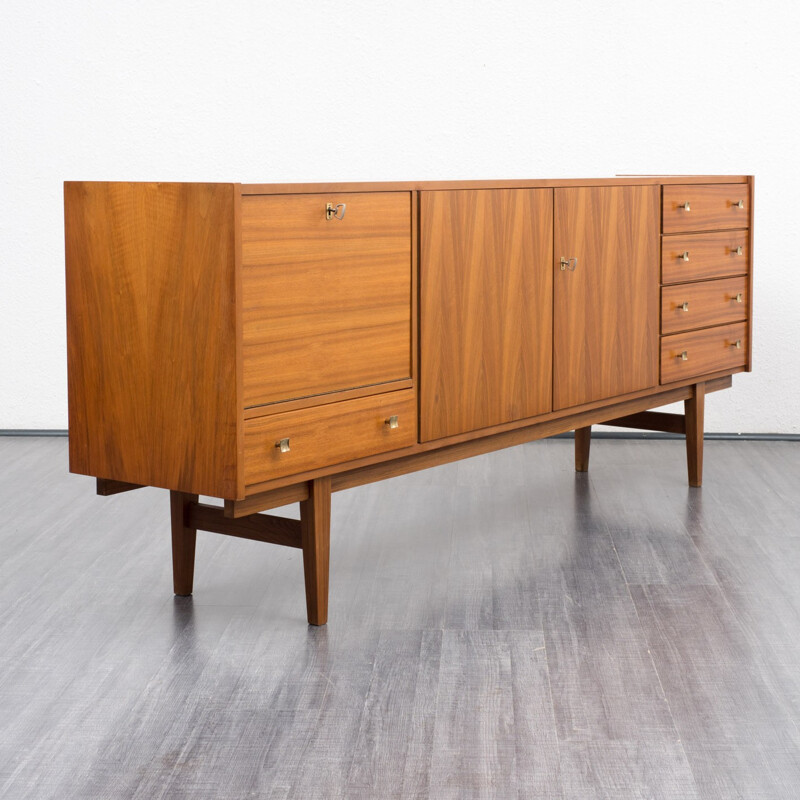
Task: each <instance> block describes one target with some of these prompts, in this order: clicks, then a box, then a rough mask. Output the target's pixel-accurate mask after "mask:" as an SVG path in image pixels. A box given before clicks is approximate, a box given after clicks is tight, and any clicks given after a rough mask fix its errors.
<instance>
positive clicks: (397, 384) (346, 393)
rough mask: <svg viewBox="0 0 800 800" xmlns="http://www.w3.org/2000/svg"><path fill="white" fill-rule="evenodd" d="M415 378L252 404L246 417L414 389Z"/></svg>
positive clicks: (246, 410)
mask: <svg viewBox="0 0 800 800" xmlns="http://www.w3.org/2000/svg"><path fill="white" fill-rule="evenodd" d="M413 388H414V379H413V378H405V379H404V380H402V381H389V382H388V383H377V384H372V385H370V386H359V387H358V388H357V389H343V390H342V391H341V392H329V393H328V394H315V395H311V396H310V397H298V398H297V399H296V400H282V401H281V402H279V403H268V404H267V405H265V406H252V407H251V408H246V409H245V410H244V418H245V419H255V418H256V417H264V416H268V415H269V414H283V413H284V412H286V411H297V410H298V409H300V408H311V407H312V406H313V407H314V408H318V407H319V406H326V405H328V403H341V402H342V400H355V399H356V398H357V397H374V396H375V395H378V394H386V393H387V392H398V391H400V390H401V389H413Z"/></svg>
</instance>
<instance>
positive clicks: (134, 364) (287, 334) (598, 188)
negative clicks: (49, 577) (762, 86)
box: [64, 175, 753, 625]
mask: <svg viewBox="0 0 800 800" xmlns="http://www.w3.org/2000/svg"><path fill="white" fill-rule="evenodd" d="M64 206H65V230H66V285H67V342H68V367H69V453H70V469H71V470H72V471H73V472H78V473H82V474H86V475H92V476H94V477H96V478H97V491H98V493H100V494H113V493H116V492H120V491H126V490H129V489H135V488H138V487H140V486H157V487H162V488H164V489H169V490H170V502H171V521H172V556H173V574H174V590H175V592H176V593H177V594H181V595H185V594H191V592H192V582H193V573H194V553H195V539H196V532H197V530H206V531H213V532H216V533H223V534H228V535H232V536H238V537H244V538H249V539H256V540H259V541H263V542H271V543H275V544H281V545H286V546H289V547H298V548H301V549H302V552H303V564H304V571H305V586H306V601H307V611H308V621H309V622H310V623H311V624H314V625H322V624H324V623H325V622H326V620H327V611H328V608H327V607H328V563H329V550H330V504H331V493H332V492H335V491H337V490H339V489H345V488H348V487H352V486H357V485H359V484H364V483H368V482H370V481H376V480H380V479H382V478H388V477H391V476H393V475H399V474H402V473H405V472H410V471H413V470H419V469H424V468H426V467H430V466H434V465H436V464H442V463H445V462H448V461H453V460H456V459H461V458H466V457H468V456H473V455H476V454H478V453H485V452H488V451H491V450H496V449H499V448H503V447H509V446H512V445H516V444H520V443H522V442H527V441H531V440H533V439H538V438H542V437H546V436H552V435H553V434H557V433H562V432H565V431H570V430H574V431H575V462H576V469H577V470H579V471H585V470H586V469H587V468H588V462H589V443H590V437H591V426H592V425H593V424H606V425H617V426H626V427H633V428H644V429H651V430H658V431H670V432H674V433H681V434H685V436H686V449H687V462H688V478H689V483H690V484H691V485H692V486H700V483H701V478H702V463H703V408H704V398H705V395H706V394H707V393H708V392H712V391H716V390H718V389H724V388H728V387H730V386H731V383H732V379H731V376H732V375H733V374H734V373H737V372H741V371H744V370H748V371H749V370H750V369H751V342H752V336H751V331H752V313H751V311H752V275H753V270H752V253H753V240H752V235H753V178H752V177H750V176H739V175H736V176H707V175H706V176H680V177H650V176H648V177H626V178H612V179H590V180H549V181H548V180H530V181H523V180H515V181H454V182H417V183H359V184H356V183H352V184H274V185H270V184H238V183H123V182H109V183H105V182H80V181H73V182H67V183H66V184H65V185H64ZM678 400H683V401H684V404H685V405H684V410H685V413H684V414H667V413H663V412H654V411H651V410H650V409H653V408H656V407H658V406H663V405H665V404H668V403H673V402H675V401H678ZM199 495H207V496H212V497H216V498H222V499H223V500H224V504H223V505H221V506H219V505H211V504H207V503H201V502H200V501H199ZM291 502H299V503H300V520H299V521H298V520H292V519H286V518H283V517H278V516H275V515H269V514H263V513H261V512H263V511H266V510H268V509H274V508H277V507H279V506H283V505H285V504H287V503H291Z"/></svg>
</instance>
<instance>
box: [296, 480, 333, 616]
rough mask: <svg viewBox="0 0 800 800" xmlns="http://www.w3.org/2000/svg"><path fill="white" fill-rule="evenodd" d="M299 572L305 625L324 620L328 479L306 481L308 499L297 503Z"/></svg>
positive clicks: (326, 609) (329, 540)
mask: <svg viewBox="0 0 800 800" xmlns="http://www.w3.org/2000/svg"><path fill="white" fill-rule="evenodd" d="M300 529H301V534H302V539H303V571H304V572H305V578H306V609H307V611H308V622H309V625H324V624H325V623H326V622H327V621H328V565H329V562H330V549H331V479H330V478H316V479H315V480H313V481H310V483H309V487H308V500H303V501H302V502H301V503H300Z"/></svg>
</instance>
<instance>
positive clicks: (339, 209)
mask: <svg viewBox="0 0 800 800" xmlns="http://www.w3.org/2000/svg"><path fill="white" fill-rule="evenodd" d="M345 211H347V203H337V204H336V205H334V204H333V203H328V204H327V205H326V206H325V219H344V212H345Z"/></svg>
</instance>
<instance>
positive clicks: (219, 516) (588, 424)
mask: <svg viewBox="0 0 800 800" xmlns="http://www.w3.org/2000/svg"><path fill="white" fill-rule="evenodd" d="M730 385H731V379H730V377H726V378H719V379H716V380H714V381H710V382H708V383H707V384H706V383H697V384H694V385H692V386H689V387H686V388H685V389H680V390H670V392H667V393H665V394H663V395H662V400H663V402H665V403H666V402H671V401H673V400H676V399H682V400H683V402H684V411H685V413H684V414H667V413H663V412H655V411H649V410H636V409H635V405H631V403H621V404H617V405H616V406H611V407H609V408H607V409H605V415H607V414H609V413H611V414H614V411H615V410H616V411H618V412H625V413H618V414H614V416H613V417H612V418H611V419H605V420H604V419H602V417H603V416H604V411H603V409H597V410H595V411H593V412H585V413H582V414H577V415H575V416H574V417H573V418H572V420H571V421H572V422H580V423H581V424H580V425H578V426H576V427H575V428H574V430H575V469H576V471H578V472H586V471H588V469H589V451H590V447H591V437H592V424H596V425H614V426H619V427H626V428H640V429H644V430H653V431H665V432H668V433H678V434H685V435H686V456H687V467H688V474H689V485H690V486H700V485H701V484H702V480H703V411H704V405H705V395H706V392H707V391H716V390H718V389H725V388H728V387H729V386H730ZM674 392H681V394H680V397H678V396H676V397H673V396H672V393H674ZM627 412H630V413H627ZM569 421H570V420H564V421H561V425H564V424H565V423H567V424H568V423H569ZM551 428H552V425H550V424H549V423H542V424H539V425H538V426H531V427H530V428H529V429H527V430H525V429H523V430H521V431H510V432H505V433H500V434H496V435H495V436H492V437H486V438H485V439H483V440H476V441H472V442H463V443H460V444H456V445H453V446H451V447H450V448H442V450H439V451H433V452H431V453H422V454H416V455H414V456H406V457H403V458H398V459H396V460H395V461H392V462H386V463H382V464H373V465H369V466H366V467H362V468H360V469H355V470H350V471H347V472H342V473H339V474H337V475H333V476H331V475H325V476H321V477H316V478H313V479H311V480H307V481H302V482H300V483H298V484H294V485H292V486H284V487H280V488H277V489H274V490H272V491H271V492H264V493H262V494H259V495H255V496H253V497H251V498H247V499H246V500H243V501H226V502H225V505H224V507H221V506H211V505H207V504H205V503H200V502H199V501H198V497H197V495H193V494H185V493H183V492H174V491H173V492H170V507H171V516H172V567H173V582H174V589H175V594H177V595H190V594H191V593H192V584H193V578H194V556H195V541H196V537H197V531H198V530H202V531H211V532H213V533H221V534H225V535H226V536H235V537H238V538H241V539H253V540H255V541H258V542H268V543H270V544H279V545H283V546H284V547H296V548H299V549H301V550H302V551H303V572H304V575H305V585H306V610H307V615H308V622H309V624H310V625H324V624H325V623H326V622H327V621H328V574H329V564H330V534H331V530H330V529H331V494H332V492H334V491H338V490H340V489H346V488H350V487H351V486H358V485H361V484H364V483H370V482H372V481H376V480H382V479H383V478H388V477H392V476H393V475H401V474H403V473H406V472H413V471H415V470H419V469H425V468H426V467H429V466H434V465H435V463H446V462H447V461H454V460H457V459H459V458H466V457H468V456H471V455H477V454H478V453H480V452H489V451H491V450H497V449H499V448H501V447H509V446H511V445H514V444H520V443H521V442H524V441H532V440H533V439H537V438H544V437H546V436H550V435H553V434H554V433H560V432H561V431H560V430H552V429H551ZM433 459H436V461H435V462H434V461H433ZM99 488H100V487H99V486H98V491H99ZM104 488H108V487H104ZM113 488H114V489H115V490H116V491H126V490H127V489H134V488H137V487H135V486H134V485H130V486H125V487H113ZM292 502H299V503H300V519H299V520H295V519H286V518H285V517H278V516H274V515H271V514H264V513H260V512H263V511H265V510H266V509H268V508H277V507H279V506H283V505H286V504H288V503H292Z"/></svg>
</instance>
